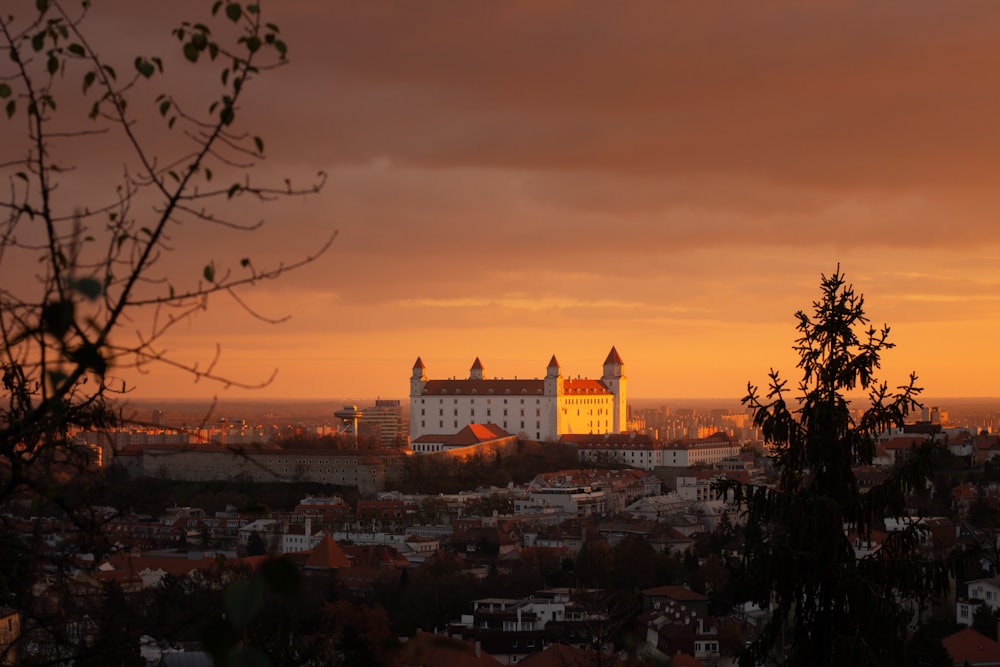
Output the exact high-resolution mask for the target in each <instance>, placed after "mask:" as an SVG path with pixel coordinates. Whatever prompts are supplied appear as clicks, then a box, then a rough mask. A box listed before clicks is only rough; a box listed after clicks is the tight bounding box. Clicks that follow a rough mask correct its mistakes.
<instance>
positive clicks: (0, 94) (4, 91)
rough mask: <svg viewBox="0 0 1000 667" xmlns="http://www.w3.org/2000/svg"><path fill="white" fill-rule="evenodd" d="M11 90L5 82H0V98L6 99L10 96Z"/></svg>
mask: <svg viewBox="0 0 1000 667" xmlns="http://www.w3.org/2000/svg"><path fill="white" fill-rule="evenodd" d="M11 92H12V91H11V89H10V86H8V85H7V84H6V83H0V98H4V99H6V98H8V97H10V94H11Z"/></svg>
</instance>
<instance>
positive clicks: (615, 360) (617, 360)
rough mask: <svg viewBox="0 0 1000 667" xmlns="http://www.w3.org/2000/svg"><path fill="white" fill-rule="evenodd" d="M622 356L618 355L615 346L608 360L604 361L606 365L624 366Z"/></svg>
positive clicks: (612, 347)
mask: <svg viewBox="0 0 1000 667" xmlns="http://www.w3.org/2000/svg"><path fill="white" fill-rule="evenodd" d="M624 363H625V362H624V361H622V358H621V355H619V354H618V350H616V349H615V347H614V345H612V346H611V351H610V352H608V358H607V359H605V360H604V364H605V365H607V364H624Z"/></svg>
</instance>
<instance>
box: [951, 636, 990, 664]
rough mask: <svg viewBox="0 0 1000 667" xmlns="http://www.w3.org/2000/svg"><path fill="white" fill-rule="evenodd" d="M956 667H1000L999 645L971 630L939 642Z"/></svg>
mask: <svg viewBox="0 0 1000 667" xmlns="http://www.w3.org/2000/svg"><path fill="white" fill-rule="evenodd" d="M941 644H942V645H943V646H944V648H945V650H946V651H948V654H949V655H951V659H952V661H953V662H954V663H955V664H956V665H1000V644H998V643H997V642H995V641H993V640H992V639H990V638H989V637H987V636H985V635H982V634H980V633H978V632H976V631H975V630H973V629H972V628H966V629H965V630H959V631H958V632H956V633H955V634H953V635H948V636H947V637H945V638H944V639H942V640H941Z"/></svg>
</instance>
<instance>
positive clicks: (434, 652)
mask: <svg viewBox="0 0 1000 667" xmlns="http://www.w3.org/2000/svg"><path fill="white" fill-rule="evenodd" d="M400 662H401V663H402V664H404V665H420V666H421V667H494V665H502V664H503V663H501V662H500V661H499V660H497V659H496V658H494V657H493V656H491V655H490V654H489V653H484V652H482V651H481V650H479V649H477V648H476V647H475V646H474V645H473V644H470V643H468V642H464V641H462V640H461V639H454V638H452V637H446V636H444V635H435V634H432V633H429V632H420V633H418V634H417V635H416V636H415V637H413V638H411V639H410V640H409V641H407V642H406V643H405V644H403V648H402V650H401V651H400Z"/></svg>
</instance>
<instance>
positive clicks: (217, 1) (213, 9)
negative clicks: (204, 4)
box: [212, 0, 222, 16]
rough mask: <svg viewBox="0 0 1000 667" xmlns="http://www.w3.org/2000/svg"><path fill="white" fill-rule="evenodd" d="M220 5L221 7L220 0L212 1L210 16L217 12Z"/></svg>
mask: <svg viewBox="0 0 1000 667" xmlns="http://www.w3.org/2000/svg"><path fill="white" fill-rule="evenodd" d="M221 7H222V0H215V2H213V3H212V16H215V15H216V14H218V13H219V8H221Z"/></svg>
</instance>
